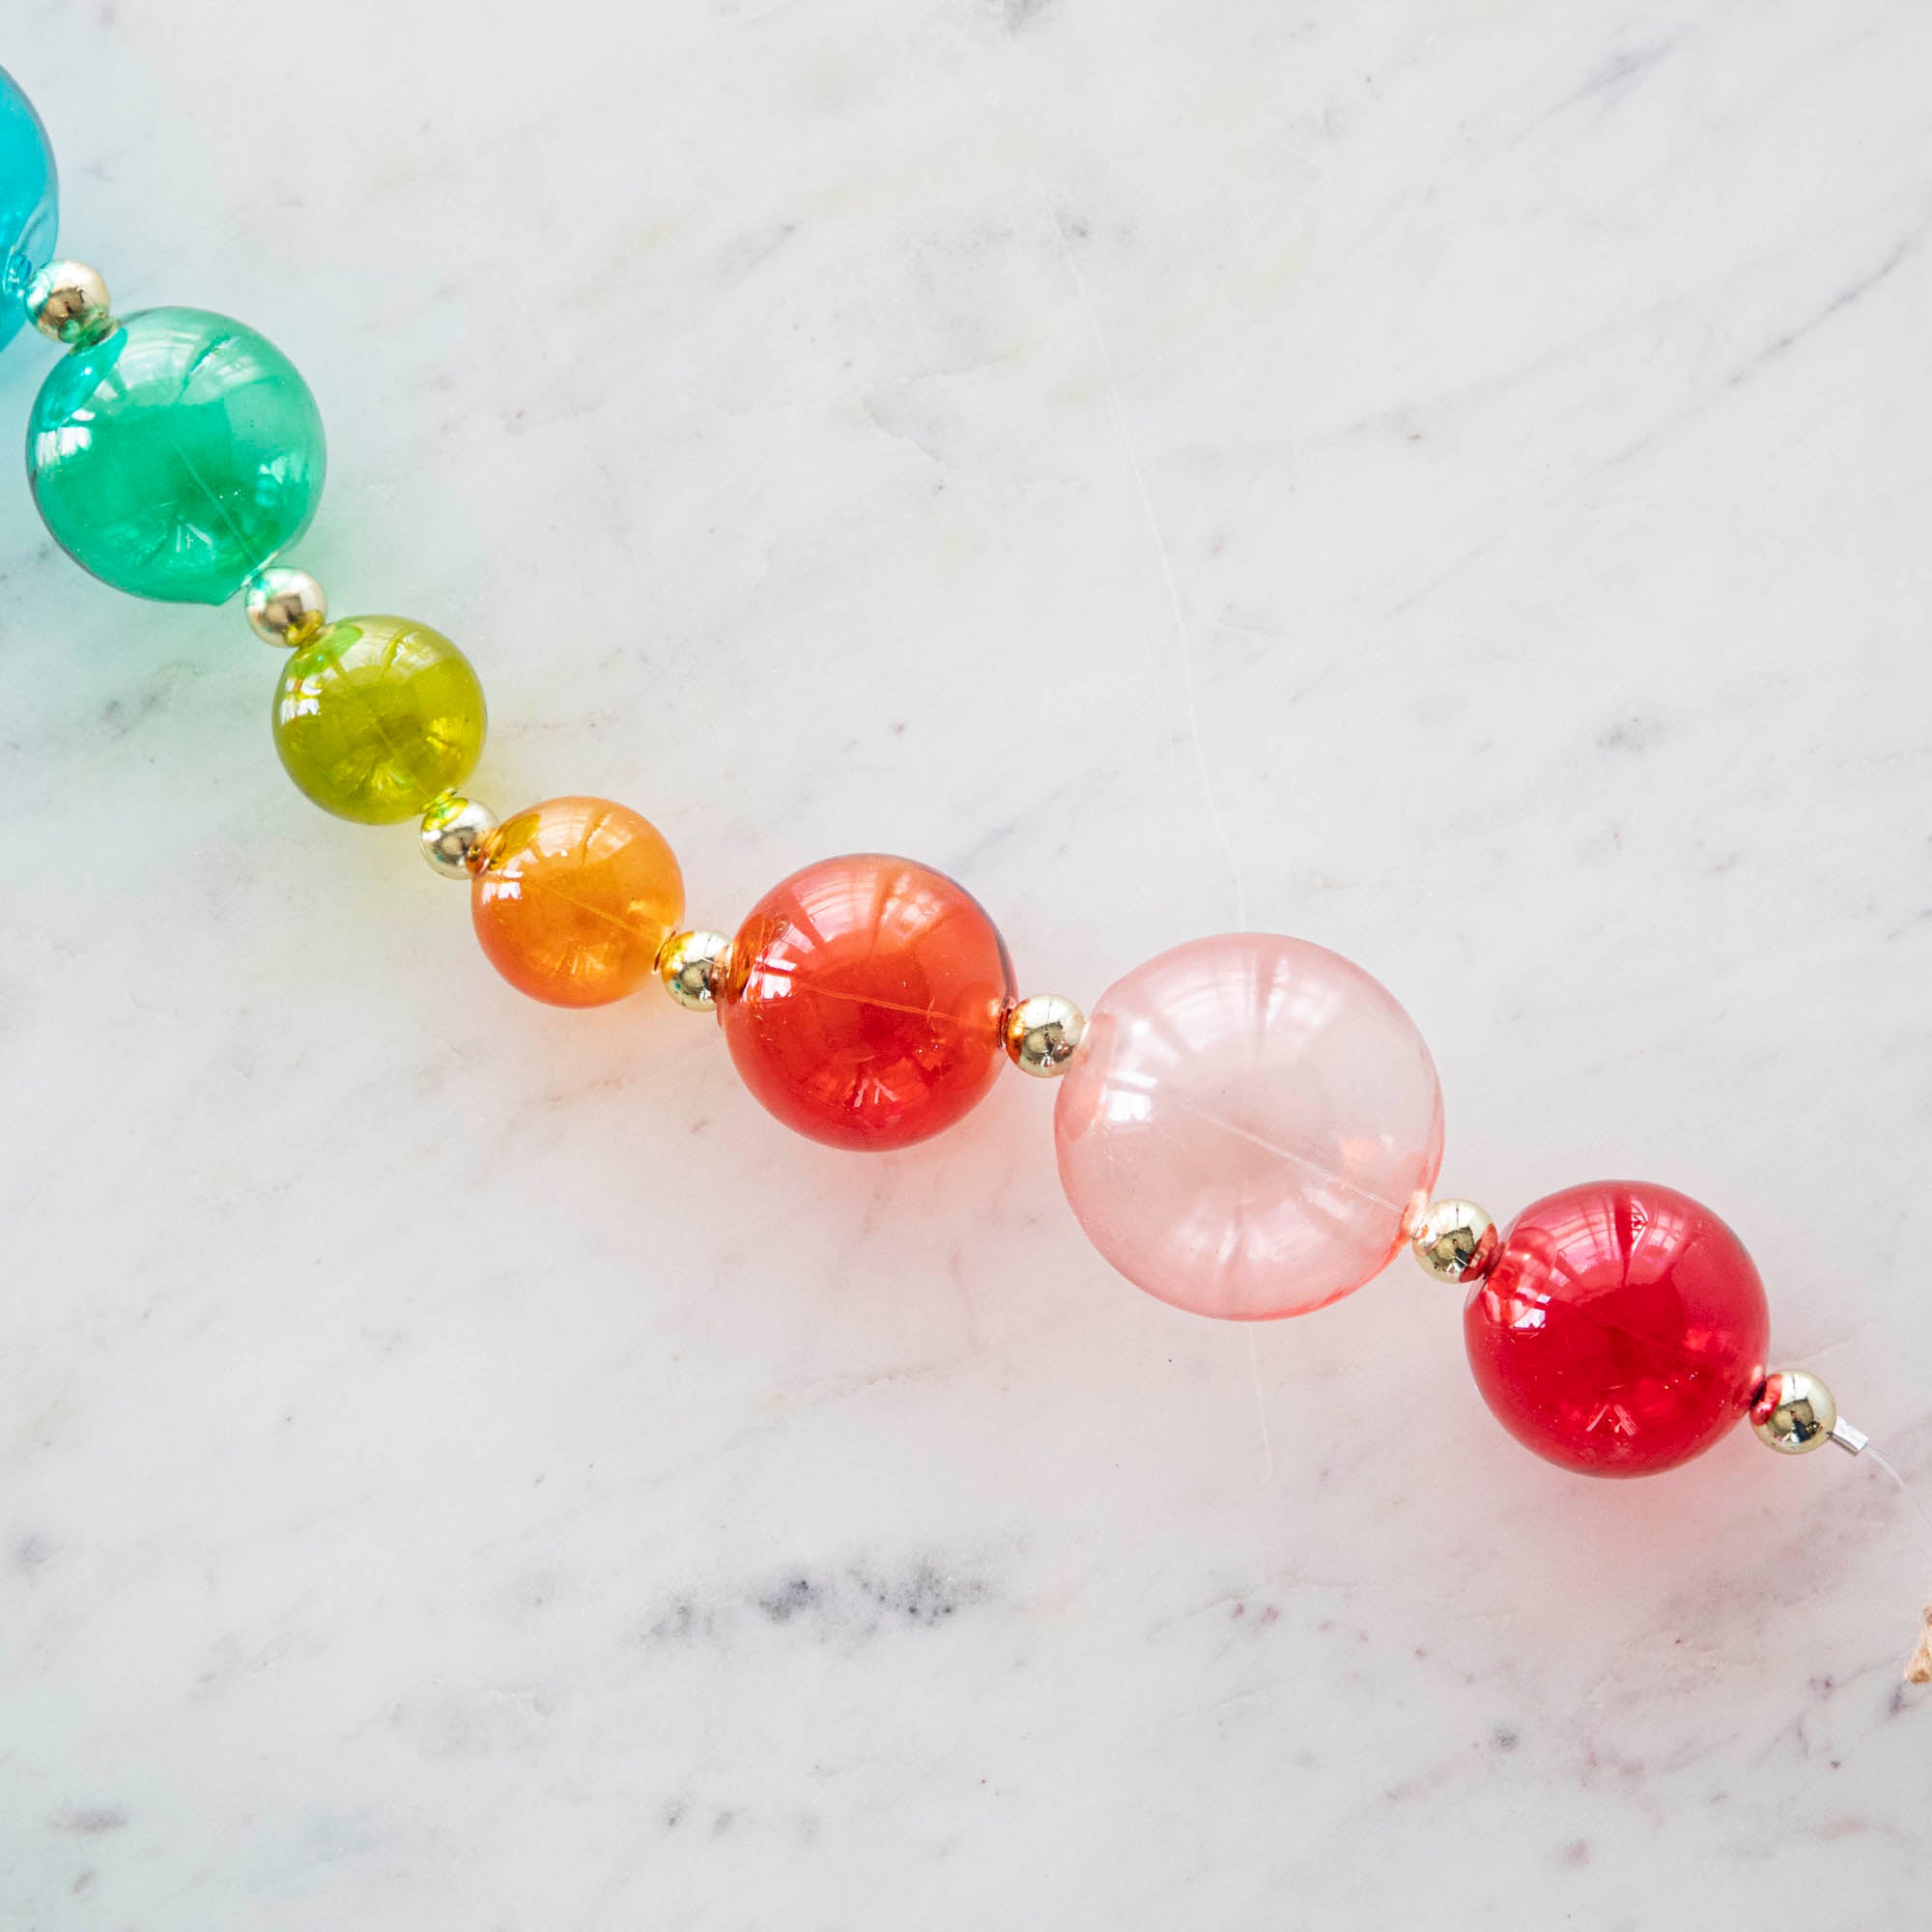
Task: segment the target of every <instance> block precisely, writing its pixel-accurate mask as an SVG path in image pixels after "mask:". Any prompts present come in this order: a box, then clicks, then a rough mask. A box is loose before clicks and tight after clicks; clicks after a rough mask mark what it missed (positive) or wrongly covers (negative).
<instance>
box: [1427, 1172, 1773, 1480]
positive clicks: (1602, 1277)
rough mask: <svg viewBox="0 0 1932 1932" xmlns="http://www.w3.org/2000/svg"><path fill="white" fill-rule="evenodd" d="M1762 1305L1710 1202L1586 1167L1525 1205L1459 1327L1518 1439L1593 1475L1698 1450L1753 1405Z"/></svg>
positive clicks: (1765, 1319)
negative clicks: (1599, 1177)
mask: <svg viewBox="0 0 1932 1932" xmlns="http://www.w3.org/2000/svg"><path fill="white" fill-rule="evenodd" d="M1770 1332H1771V1313H1770V1309H1769V1308H1768V1306H1767V1305H1766V1302H1765V1298H1764V1285H1763V1283H1762V1282H1760V1281H1759V1279H1758V1273H1757V1269H1756V1268H1755V1267H1754V1266H1753V1265H1752V1264H1751V1258H1750V1256H1749V1255H1747V1253H1746V1252H1745V1250H1744V1245H1743V1243H1742V1242H1740V1241H1739V1239H1738V1237H1737V1236H1735V1235H1734V1234H1732V1233H1731V1231H1730V1229H1728V1228H1727V1227H1725V1225H1724V1224H1723V1222H1721V1221H1720V1220H1719V1219H1718V1217H1717V1216H1716V1215H1715V1214H1714V1213H1712V1212H1711V1210H1710V1209H1709V1208H1705V1207H1702V1206H1700V1205H1699V1204H1698V1203H1697V1202H1695V1201H1692V1200H1691V1199H1690V1196H1689V1195H1685V1194H1679V1193H1678V1192H1677V1191H1676V1190H1675V1189H1674V1188H1670V1187H1659V1186H1657V1185H1655V1184H1654V1183H1652V1182H1649V1181H1629V1180H1604V1181H1591V1182H1588V1183H1586V1184H1585V1185H1583V1186H1580V1187H1566V1188H1564V1189H1563V1190H1562V1191H1561V1192H1560V1193H1557V1194H1551V1195H1548V1196H1546V1198H1545V1199H1543V1200H1541V1201H1538V1202H1535V1203H1533V1204H1532V1205H1531V1206H1530V1207H1528V1208H1524V1209H1523V1210H1522V1212H1521V1213H1520V1214H1519V1215H1518V1216H1517V1218H1516V1221H1515V1223H1514V1224H1513V1225H1512V1226H1511V1228H1510V1231H1509V1233H1508V1234H1507V1235H1506V1236H1504V1237H1503V1248H1502V1253H1501V1254H1500V1255H1499V1256H1498V1257H1497V1260H1496V1264H1495V1266H1494V1267H1492V1269H1491V1270H1490V1273H1489V1276H1488V1278H1487V1279H1486V1280H1484V1281H1482V1282H1479V1283H1478V1284H1477V1285H1476V1286H1475V1287H1474V1288H1472V1289H1471V1290H1470V1292H1469V1297H1468V1300H1467V1301H1466V1302H1465V1303H1464V1304H1463V1341H1464V1343H1465V1344H1466V1345H1467V1347H1468V1350H1469V1367H1470V1370H1471V1372H1472V1373H1473V1374H1474V1376H1475V1378H1476V1386H1477V1387H1478V1388H1479V1389H1480V1390H1481V1391H1482V1393H1483V1400H1484V1401H1485V1402H1487V1403H1488V1404H1489V1406H1490V1407H1491V1408H1492V1410H1493V1411H1494V1413H1495V1416H1496V1419H1497V1421H1499V1422H1500V1423H1501V1424H1502V1425H1503V1427H1504V1428H1505V1429H1507V1430H1508V1431H1509V1433H1510V1434H1511V1435H1514V1436H1515V1437H1516V1438H1517V1440H1518V1441H1519V1442H1521V1443H1523V1444H1524V1445H1525V1446H1527V1447H1528V1448H1531V1449H1534V1450H1535V1451H1536V1453H1537V1454H1538V1455H1539V1456H1543V1457H1547V1458H1548V1460H1549V1461H1550V1462H1552V1463H1560V1464H1561V1465H1562V1466H1563V1467H1564V1468H1566V1469H1576V1470H1578V1471H1580V1472H1581V1473H1582V1474H1584V1475H1591V1476H1645V1475H1650V1474H1652V1473H1654V1472H1655V1471H1657V1470H1659V1469H1669V1468H1673V1467H1675V1466H1676V1464H1678V1463H1684V1462H1688V1461H1689V1460H1690V1458H1691V1457H1692V1456H1695V1455H1697V1454H1698V1453H1699V1452H1700V1451H1702V1450H1705V1449H1708V1448H1709V1447H1710V1446H1711V1444H1712V1443H1714V1442H1715V1441H1716V1440H1717V1439H1718V1437H1719V1436H1720V1435H1723V1434H1724V1432H1725V1431H1726V1430H1728V1429H1730V1428H1731V1427H1732V1425H1733V1424H1735V1423H1736V1422H1738V1421H1739V1420H1740V1419H1741V1418H1742V1417H1743V1416H1744V1414H1745V1412H1746V1411H1747V1409H1748V1408H1749V1407H1750V1404H1751V1395H1752V1393H1753V1391H1754V1390H1755V1389H1756V1387H1757V1385H1758V1382H1759V1380H1760V1379H1761V1378H1762V1377H1763V1375H1764V1355H1765V1349H1766V1345H1767V1343H1768V1341H1769V1338H1770Z"/></svg>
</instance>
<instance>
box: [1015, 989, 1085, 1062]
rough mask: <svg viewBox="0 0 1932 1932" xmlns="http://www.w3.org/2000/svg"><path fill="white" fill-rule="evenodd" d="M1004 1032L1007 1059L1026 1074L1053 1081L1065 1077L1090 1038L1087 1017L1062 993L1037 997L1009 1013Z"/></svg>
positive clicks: (1039, 994) (1016, 1002)
mask: <svg viewBox="0 0 1932 1932" xmlns="http://www.w3.org/2000/svg"><path fill="white" fill-rule="evenodd" d="M1002 1032H1003V1034H1004V1037H1005V1039H1006V1043H1007V1058H1008V1059H1009V1060H1010V1061H1011V1062H1012V1063H1013V1065H1015V1066H1017V1067H1018V1068H1019V1070H1020V1071H1021V1072H1022V1073H1031V1074H1032V1075H1033V1076H1034V1077H1035V1078H1036V1079H1038V1080H1051V1079H1053V1078H1054V1077H1055V1076H1056V1075H1058V1074H1062V1073H1065V1071H1066V1065H1067V1062H1068V1061H1070V1060H1071V1059H1072V1058H1073V1056H1074V1055H1075V1054H1076V1053H1077V1052H1079V1050H1080V1042H1081V1041H1082V1040H1083V1039H1084V1038H1086V1037H1087V1015H1086V1014H1085V1013H1083V1012H1082V1011H1081V1010H1080V1009H1079V1008H1078V1007H1076V1006H1075V1005H1074V1004H1073V1002H1072V1001H1071V1000H1063V999H1062V998H1061V997H1060V995H1059V994H1058V993H1036V994H1034V995H1033V996H1032V997H1031V998H1030V999H1025V1000H1018V1001H1015V1002H1014V1003H1013V1005H1012V1006H1010V1007H1009V1008H1008V1009H1007V1017H1006V1022H1005V1025H1004V1027H1003V1029H1002Z"/></svg>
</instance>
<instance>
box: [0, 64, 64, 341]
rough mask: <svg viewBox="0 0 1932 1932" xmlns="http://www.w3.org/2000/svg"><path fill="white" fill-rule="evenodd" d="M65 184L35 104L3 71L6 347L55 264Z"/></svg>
mask: <svg viewBox="0 0 1932 1932" xmlns="http://www.w3.org/2000/svg"><path fill="white" fill-rule="evenodd" d="M59 200H60V183H59V179H58V177H57V175H56V174H55V171H54V153H53V149H52V148H51V147H49V146H48V145H47V130H46V129H45V128H43V127H42V126H41V117H40V116H39V115H38V114H36V113H35V112H34V103H33V102H32V101H31V100H29V99H27V97H26V96H25V95H24V94H23V93H22V92H21V91H20V88H19V85H18V83H17V82H16V81H14V78H13V76H12V75H11V74H9V73H8V71H7V70H6V69H5V68H0V346H4V345H5V344H6V343H7V342H8V341H9V340H10V339H11V338H12V336H13V334H14V330H15V329H16V328H18V327H20V325H21V324H22V323H23V322H24V321H25V320H26V310H25V308H24V307H23V305H22V302H21V298H22V297H23V296H24V295H25V293H26V288H27V284H28V282H29V281H31V280H32V279H33V275H34V271H35V270H37V269H40V268H43V267H44V266H45V264H46V263H47V262H49V261H51V260H52V259H53V252H54V235H55V232H56V227H57V217H58V213H59Z"/></svg>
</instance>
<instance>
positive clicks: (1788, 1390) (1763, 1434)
mask: <svg viewBox="0 0 1932 1932" xmlns="http://www.w3.org/2000/svg"><path fill="white" fill-rule="evenodd" d="M1750 1419H1751V1427H1752V1428H1753V1429H1754V1430H1756V1431H1757V1436H1758V1440H1759V1441H1760V1442H1768V1443H1769V1444H1770V1445H1771V1446H1772V1448H1774V1449H1776V1451H1777V1453H1778V1454H1779V1455H1780V1456H1803V1455H1804V1453H1805V1452H1806V1451H1807V1450H1811V1449H1816V1448H1818V1447H1819V1446H1820V1445H1821V1444H1823V1443H1826V1442H1829V1441H1830V1440H1831V1439H1832V1437H1833V1434H1834V1433H1835V1432H1836V1430H1837V1427H1838V1405H1837V1404H1836V1403H1835V1402H1834V1401H1833V1399H1832V1391H1831V1390H1830V1389H1828V1388H1827V1387H1826V1386H1825V1384H1824V1383H1823V1382H1822V1381H1820V1380H1819V1379H1818V1378H1817V1377H1816V1376H1814V1375H1811V1374H1810V1373H1808V1372H1807V1371H1806V1370H1804V1369H1774V1370H1773V1371H1772V1372H1771V1374H1770V1375H1768V1376H1766V1377H1765V1378H1764V1380H1763V1381H1761V1382H1759V1383H1758V1385H1757V1389H1756V1392H1755V1393H1754V1394H1753V1395H1752V1397H1751V1407H1750Z"/></svg>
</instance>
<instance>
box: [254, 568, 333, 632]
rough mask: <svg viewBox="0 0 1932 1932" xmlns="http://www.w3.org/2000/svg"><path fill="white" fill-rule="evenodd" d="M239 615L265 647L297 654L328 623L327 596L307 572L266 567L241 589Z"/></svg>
mask: <svg viewBox="0 0 1932 1932" xmlns="http://www.w3.org/2000/svg"><path fill="white" fill-rule="evenodd" d="M241 612H242V615H243V616H245V617H246V618H247V619H248V628H249V629H250V630H251V631H253V632H254V634H255V635H256V636H257V637H258V638H260V639H261V640H262V641H263V642H264V643H265V644H280V645H282V646H283V647H284V648H285V649H288V650H299V649H300V648H301V646H302V645H303V644H305V643H307V642H308V641H309V639H311V638H314V637H317V636H319V635H320V634H321V631H322V627H323V626H324V625H325V624H326V623H327V622H328V593H327V591H326V590H324V589H323V587H322V585H321V584H320V583H318V582H316V580H315V579H314V578H313V577H311V576H310V575H309V574H308V572H307V571H305V570H297V569H295V568H293V567H292V566H291V565H289V564H286V563H270V564H267V565H265V566H264V567H263V568H262V569H260V570H258V571H257V572H256V573H255V574H254V576H253V577H251V578H249V580H248V581H247V582H246V583H244V584H243V585H242V586H241Z"/></svg>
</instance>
